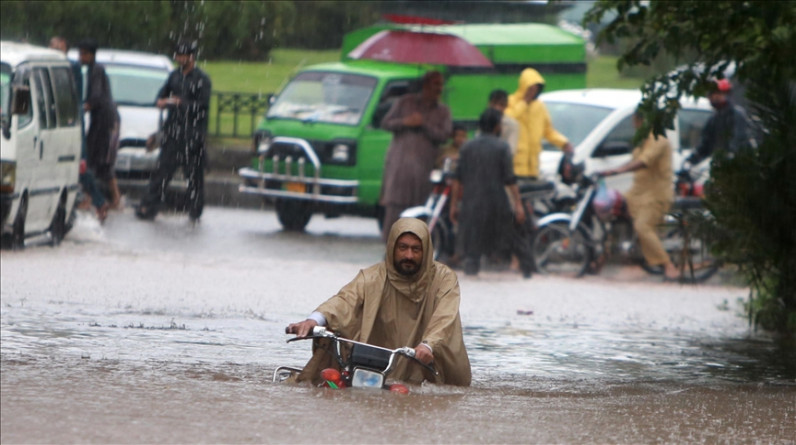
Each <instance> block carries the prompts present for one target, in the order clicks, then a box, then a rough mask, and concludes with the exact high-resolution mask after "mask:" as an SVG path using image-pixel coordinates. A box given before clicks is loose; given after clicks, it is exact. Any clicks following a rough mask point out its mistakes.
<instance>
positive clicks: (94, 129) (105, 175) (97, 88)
mask: <svg viewBox="0 0 796 445" xmlns="http://www.w3.org/2000/svg"><path fill="white" fill-rule="evenodd" d="M97 47H98V45H97V42H95V41H93V40H84V41H82V42H80V44H78V49H79V54H80V56H79V57H80V63H81V64H82V65H86V67H87V76H86V79H87V83H86V100H85V102H83V110H84V111H88V112H89V118H90V123H89V127H88V132H87V133H86V163H87V165H88V168H89V169H91V170H92V171H93V172H94V175H95V176H96V177H97V178H98V179H100V180H101V181H104V182H105V183H106V184H107V185H108V188H109V189H110V192H111V197H112V199H113V202H114V206H116V205H118V203H119V199H120V196H119V190H118V187H117V186H116V174H115V172H114V164H115V163H116V147H115V146H114V145H113V144H112V143H111V134H112V132H113V130H114V127H116V126H117V125H118V119H119V114H118V112H117V111H116V104H115V103H114V102H113V95H112V94H111V83H110V81H109V80H108V76H107V75H106V74H105V68H104V67H103V66H102V65H100V64H98V63H96V55H97Z"/></svg>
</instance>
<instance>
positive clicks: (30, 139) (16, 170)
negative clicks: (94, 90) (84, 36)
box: [0, 42, 81, 247]
mask: <svg viewBox="0 0 796 445" xmlns="http://www.w3.org/2000/svg"><path fill="white" fill-rule="evenodd" d="M0 67H1V70H0V79H1V80H2V98H1V99H0V101H1V102H2V133H3V134H2V136H0V141H1V142H0V165H1V166H2V184H0V202H1V204H2V234H3V239H4V240H7V241H8V242H9V243H10V244H11V246H13V247H23V246H24V245H25V239H26V238H30V237H32V236H35V235H42V234H48V233H49V235H50V237H51V239H52V241H53V244H58V243H59V242H60V241H61V239H63V237H64V235H65V234H66V232H67V231H68V230H69V225H68V221H67V216H68V215H70V214H71V212H72V208H73V207H74V205H75V196H76V195H77V191H78V177H79V170H80V145H81V144H80V115H79V113H80V111H79V101H78V97H77V89H76V88H75V81H74V77H73V74H72V69H71V67H70V65H69V61H68V60H67V59H66V56H65V55H64V54H63V53H61V52H59V51H55V50H51V49H47V48H42V47H38V46H33V45H28V44H21V43H13V42H0Z"/></svg>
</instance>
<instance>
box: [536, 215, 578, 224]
mask: <svg viewBox="0 0 796 445" xmlns="http://www.w3.org/2000/svg"><path fill="white" fill-rule="evenodd" d="M570 221H572V215H570V214H569V213H551V214H549V215H545V216H543V217H542V218H541V219H540V220H539V221H537V222H536V226H537V227H544V226H546V225H549V224H553V223H557V222H563V223H566V224H567V225H569V222H570Z"/></svg>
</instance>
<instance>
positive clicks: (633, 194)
mask: <svg viewBox="0 0 796 445" xmlns="http://www.w3.org/2000/svg"><path fill="white" fill-rule="evenodd" d="M642 123H643V118H642V115H641V114H640V113H639V112H638V111H636V114H635V115H634V116H633V124H634V125H635V126H636V128H639V127H640V126H641V124H642ZM630 171H632V172H634V173H633V186H632V187H631V188H630V190H629V191H628V192H627V193H626V194H625V199H626V200H627V208H628V210H629V211H630V216H631V217H632V218H633V229H634V230H635V231H636V235H637V236H638V240H639V243H640V244H641V253H642V254H644V259H645V260H646V261H647V264H649V265H650V266H663V267H664V274H665V275H666V278H668V279H676V278H679V276H680V272H679V271H678V270H677V267H675V266H674V264H672V262H671V259H670V258H669V255H668V254H667V253H666V250H664V248H663V244H662V243H661V240H660V238H658V233H657V231H656V228H657V226H658V225H660V223H661V222H663V216H664V215H665V214H666V212H668V211H669V208H670V207H671V206H672V203H673V202H674V175H673V173H672V146H671V144H670V143H669V140H668V139H666V137H664V136H657V137H656V136H654V135H653V134H652V133H650V135H649V136H647V138H646V139H645V140H644V142H643V143H642V144H641V146H640V147H636V148H635V149H634V150H633V159H632V160H630V161H628V162H627V163H626V164H624V165H621V166H619V167H617V168H615V169H611V170H606V171H604V172H602V173H601V174H602V175H603V176H612V175H617V174H620V173H625V172H630Z"/></svg>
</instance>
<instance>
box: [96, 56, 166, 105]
mask: <svg viewBox="0 0 796 445" xmlns="http://www.w3.org/2000/svg"><path fill="white" fill-rule="evenodd" d="M103 66H105V74H107V75H108V81H109V82H110V84H111V96H113V100H114V102H116V103H117V104H118V105H131V106H138V107H153V106H155V102H156V101H157V99H158V93H159V92H160V89H161V88H162V87H163V85H164V84H165V83H166V80H168V78H169V71H168V70H165V69H150V68H144V67H136V66H124V65H111V64H107V63H105V64H103ZM86 82H88V81H87V80H86ZM86 85H88V83H86Z"/></svg>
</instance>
